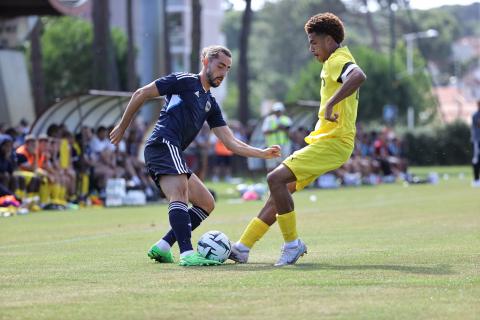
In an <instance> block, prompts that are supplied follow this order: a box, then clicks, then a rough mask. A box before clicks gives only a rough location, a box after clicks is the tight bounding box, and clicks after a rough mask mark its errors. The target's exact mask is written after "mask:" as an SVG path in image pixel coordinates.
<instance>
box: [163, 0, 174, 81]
mask: <svg viewBox="0 0 480 320" xmlns="http://www.w3.org/2000/svg"><path fill="white" fill-rule="evenodd" d="M167 2H168V0H163V1H162V15H163V18H162V21H163V30H164V37H163V43H162V48H163V56H164V59H165V74H170V73H171V72H172V55H171V53H170V28H169V27H168V13H167Z"/></svg>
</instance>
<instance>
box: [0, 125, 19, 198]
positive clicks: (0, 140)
mask: <svg viewBox="0 0 480 320" xmlns="http://www.w3.org/2000/svg"><path fill="white" fill-rule="evenodd" d="M12 150H13V141H12V138H11V137H10V136H9V135H6V134H0V197H1V196H5V195H14V190H17V189H19V186H18V179H16V177H15V176H14V175H13V171H14V170H15V166H16V165H15V163H16V161H15V159H14V158H13V156H14V154H13V152H12ZM17 199H20V197H19V196H18V195H17Z"/></svg>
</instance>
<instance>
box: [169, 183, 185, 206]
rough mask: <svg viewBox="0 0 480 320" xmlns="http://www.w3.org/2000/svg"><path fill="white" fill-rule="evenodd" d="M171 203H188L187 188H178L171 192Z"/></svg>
mask: <svg viewBox="0 0 480 320" xmlns="http://www.w3.org/2000/svg"><path fill="white" fill-rule="evenodd" d="M169 191H170V192H169V195H168V198H169V201H170V202H172V201H181V202H184V203H187V202H188V191H187V188H181V187H176V188H172V189H170V190H169Z"/></svg>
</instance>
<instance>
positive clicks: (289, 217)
mask: <svg viewBox="0 0 480 320" xmlns="http://www.w3.org/2000/svg"><path fill="white" fill-rule="evenodd" d="M277 221H278V225H279V226H280V230H281V231H282V234H283V239H284V240H285V242H292V241H293V240H295V239H297V238H298V234H297V217H296V214H295V211H292V212H289V213H285V214H277Z"/></svg>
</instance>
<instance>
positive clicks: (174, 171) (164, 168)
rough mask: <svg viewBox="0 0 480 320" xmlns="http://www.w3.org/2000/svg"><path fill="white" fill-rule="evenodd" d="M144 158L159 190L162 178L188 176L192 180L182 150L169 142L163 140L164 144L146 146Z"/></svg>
mask: <svg viewBox="0 0 480 320" xmlns="http://www.w3.org/2000/svg"><path fill="white" fill-rule="evenodd" d="M144 156H145V165H146V166H147V169H148V173H149V174H150V176H151V177H152V179H153V181H155V183H156V185H157V186H158V187H159V188H160V184H159V179H160V177H161V176H164V175H179V174H186V175H187V177H188V178H190V176H191V175H192V171H191V170H190V168H189V167H188V166H187V162H186V161H185V158H184V157H183V153H182V150H180V148H178V147H177V146H174V145H173V144H171V143H170V142H169V141H168V140H165V139H163V141H162V142H157V141H156V142H154V143H150V144H148V145H146V146H145V151H144Z"/></svg>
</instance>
